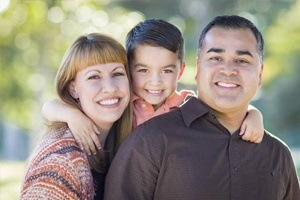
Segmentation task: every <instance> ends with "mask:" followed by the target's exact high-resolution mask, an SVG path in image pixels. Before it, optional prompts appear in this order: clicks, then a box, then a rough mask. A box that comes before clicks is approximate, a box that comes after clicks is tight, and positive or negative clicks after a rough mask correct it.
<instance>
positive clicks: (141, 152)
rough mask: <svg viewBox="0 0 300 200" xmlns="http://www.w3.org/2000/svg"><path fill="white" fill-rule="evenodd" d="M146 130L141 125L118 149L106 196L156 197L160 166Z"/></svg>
mask: <svg viewBox="0 0 300 200" xmlns="http://www.w3.org/2000/svg"><path fill="white" fill-rule="evenodd" d="M144 131H145V128H144V127H142V128H141V127H138V128H137V129H136V130H135V131H134V132H133V133H132V134H131V135H130V136H129V137H128V138H127V139H126V140H125V141H124V142H123V144H122V145H121V147H120V149H119V150H118V152H117V154H116V156H115V158H114V160H113V162H112V164H111V166H110V169H109V172H108V174H107V177H106V183H105V193H104V199H109V200H113V199H123V200H127V199H128V200H129V199H130V200H135V199H137V200H138V199H139V200H140V199H144V200H147V199H149V200H150V199H153V197H154V192H155V186H156V182H157V177H158V172H159V170H158V168H159V167H158V166H157V162H156V161H157V155H155V154H154V153H153V151H151V149H153V148H155V147H154V146H151V141H149V140H147V137H146V136H145V135H144V134H141V133H143V132H144ZM150 132H151V131H150ZM150 134H151V133H150ZM149 147H151V148H149Z"/></svg>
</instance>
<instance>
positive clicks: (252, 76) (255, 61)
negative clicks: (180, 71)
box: [195, 27, 263, 112]
mask: <svg viewBox="0 0 300 200" xmlns="http://www.w3.org/2000/svg"><path fill="white" fill-rule="evenodd" d="M256 46H257V41H256V39H255V36H254V35H253V33H252V32H251V30H243V29H224V28H220V27H213V28H212V29H211V30H209V32H208V33H207V35H206V37H205V39H204V43H203V47H202V49H201V52H200V54H199V57H198V59H197V74H196V77H195V79H196V82H197V87H198V97H199V98H200V99H201V100H202V101H204V102H205V103H206V104H207V105H209V106H210V107H212V108H213V109H214V110H216V111H217V112H224V111H225V112H228V111H237V110H240V111H245V109H246V108H247V107H248V104H249V103H250V101H251V99H252V97H253V96H254V94H255V93H256V91H257V89H258V88H259V87H260V86H261V75H262V70H263V65H262V62H261V59H260V57H259V54H258V51H257V47H256Z"/></svg>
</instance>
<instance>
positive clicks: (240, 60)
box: [236, 59, 249, 64]
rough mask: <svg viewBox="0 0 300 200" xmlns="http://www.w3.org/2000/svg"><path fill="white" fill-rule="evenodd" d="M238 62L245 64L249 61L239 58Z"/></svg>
mask: <svg viewBox="0 0 300 200" xmlns="http://www.w3.org/2000/svg"><path fill="white" fill-rule="evenodd" d="M236 63H240V64H244V63H249V62H248V61H247V60H244V59H239V60H237V61H236Z"/></svg>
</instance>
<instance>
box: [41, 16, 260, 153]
mask: <svg viewBox="0 0 300 200" xmlns="http://www.w3.org/2000/svg"><path fill="white" fill-rule="evenodd" d="M126 51H127V57H128V64H129V67H130V72H131V76H132V87H133V97H132V102H133V107H134V109H133V110H134V111H133V112H134V122H133V127H136V126H138V125H139V124H141V123H143V122H145V121H147V120H148V119H150V118H152V117H155V116H158V115H161V114H163V113H167V112H169V111H171V110H173V109H175V108H178V107H179V106H180V105H181V104H182V103H183V102H184V99H185V98H186V97H187V96H188V95H191V96H192V95H194V92H193V91H180V92H177V91H176V89H177V82H178V81H179V80H180V79H181V77H182V75H183V72H184V68H185V62H184V61H183V56H184V40H183V37H182V34H181V32H180V30H179V29H178V28H177V27H176V26H174V25H172V24H170V23H168V22H166V21H164V20H160V19H148V20H145V21H143V22H140V23H139V24H137V25H136V26H135V27H134V28H133V29H132V30H131V31H130V32H129V33H128V34H127V37H126ZM57 111H59V112H57ZM42 112H43V115H44V116H45V117H46V118H47V119H48V120H50V121H64V122H67V123H68V125H69V127H70V129H71V131H72V132H73V134H74V138H75V140H76V141H77V142H78V144H79V145H80V146H81V148H82V149H84V150H85V151H86V152H87V153H88V154H91V152H92V153H95V152H96V148H101V147H100V144H99V142H98V139H97V134H99V131H98V130H97V128H96V126H95V125H94V124H93V122H92V121H91V120H90V119H89V118H87V117H86V116H85V115H84V114H83V113H82V112H81V111H79V110H76V109H74V108H71V107H68V106H66V105H63V104H62V103H60V102H58V101H56V100H54V101H50V102H47V103H46V104H45V105H44V107H43V111H42ZM254 129H257V130H254ZM95 133H96V134H95ZM240 134H241V135H243V137H242V138H243V139H244V140H248V141H251V142H255V143H259V142H260V141H261V139H262V137H263V123H262V116H261V113H260V112H259V111H258V110H257V109H255V108H251V109H249V114H248V116H247V117H246V118H245V121H244V123H243V126H242V128H241V132H240Z"/></svg>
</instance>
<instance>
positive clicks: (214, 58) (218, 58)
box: [209, 57, 222, 61]
mask: <svg viewBox="0 0 300 200" xmlns="http://www.w3.org/2000/svg"><path fill="white" fill-rule="evenodd" d="M209 60H212V61H221V60H222V59H221V58H220V57H211V58H209Z"/></svg>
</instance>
